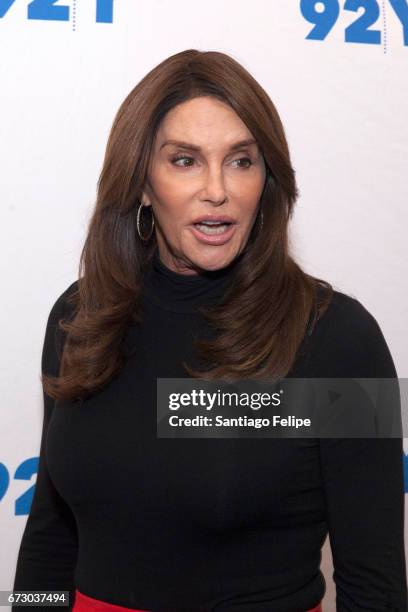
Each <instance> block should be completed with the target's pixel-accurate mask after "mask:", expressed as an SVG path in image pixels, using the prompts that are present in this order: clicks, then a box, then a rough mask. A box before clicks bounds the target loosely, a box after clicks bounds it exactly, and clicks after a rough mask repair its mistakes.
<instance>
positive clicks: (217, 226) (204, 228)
mask: <svg viewBox="0 0 408 612" xmlns="http://www.w3.org/2000/svg"><path fill="white" fill-rule="evenodd" d="M193 225H194V227H195V228H197V230H198V231H199V232H202V233H203V234H206V235H207V236H218V235H220V234H225V232H226V231H227V230H228V229H229V227H230V226H231V225H234V224H233V223H232V222H231V221H223V222H211V223H210V222H208V221H207V222H204V221H202V222H198V223H193Z"/></svg>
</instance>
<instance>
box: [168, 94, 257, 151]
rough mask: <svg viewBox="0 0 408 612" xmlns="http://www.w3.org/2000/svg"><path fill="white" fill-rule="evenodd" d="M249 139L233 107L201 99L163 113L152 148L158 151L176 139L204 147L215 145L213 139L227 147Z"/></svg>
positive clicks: (210, 98)
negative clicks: (163, 145) (168, 141)
mask: <svg viewBox="0 0 408 612" xmlns="http://www.w3.org/2000/svg"><path fill="white" fill-rule="evenodd" d="M251 137H252V134H251V132H250V131H249V129H248V128H247V126H246V125H245V123H244V122H243V121H242V120H241V118H240V117H239V116H238V115H237V113H236V112H235V111H234V109H233V108H231V107H230V106H229V105H228V104H227V103H225V102H222V101H221V100H218V99H216V98H212V97H210V96H205V97H204V96H203V97H199V98H193V99H192V100H187V101H186V102H182V103H180V104H178V105H177V106H175V107H174V108H172V109H171V110H170V111H169V112H168V113H167V114H166V116H165V117H164V118H163V120H162V122H161V124H160V126H159V129H158V131H157V135H156V145H157V147H158V148H160V147H161V146H162V144H163V143H164V142H165V141H166V140H179V141H188V142H193V143H195V144H196V145H197V146H200V147H202V148H205V146H206V145H208V144H212V143H213V142H214V144H215V140H216V142H217V144H221V145H224V144H225V146H228V145H230V144H233V143H234V142H236V141H238V140H244V139H249V138H251Z"/></svg>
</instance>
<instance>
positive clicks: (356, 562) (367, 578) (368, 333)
mask: <svg viewBox="0 0 408 612" xmlns="http://www.w3.org/2000/svg"><path fill="white" fill-rule="evenodd" d="M344 312H345V311H344ZM343 332H344V333H343V336H342V339H341V340H339V342H337V343H336V346H335V350H336V351H337V356H338V357H339V356H340V361H341V359H343V366H342V367H343V371H342V372H341V373H340V372H339V373H338V374H339V375H340V376H342V377H345V378H346V377H347V378H348V377H350V378H352V377H356V378H365V377H366V378H395V377H396V376H397V373H396V370H395V366H394V363H393V360H392V357H391V354H390V352H389V349H388V346H387V344H386V341H385V339H384V336H383V334H382V332H381V330H380V328H379V326H378V323H377V322H376V320H375V319H374V317H373V316H372V315H371V314H370V313H369V312H368V311H367V310H366V309H365V308H364V307H363V306H362V305H361V304H360V302H358V301H357V300H353V302H352V303H351V304H350V309H349V312H348V314H347V320H346V323H345V326H344V329H343ZM326 346H327V345H326ZM320 451H321V470H322V476H323V482H324V488H325V497H326V505H327V517H328V528H329V537H330V544H331V549H332V554H333V566H334V573H333V579H334V582H335V584H336V604H337V607H336V609H337V611H338V612H357V611H360V610H371V611H374V610H384V611H385V610H387V611H389V612H390V611H393V612H407V581H406V561H405V551H404V503H405V499H404V483H403V443H402V438H366V439H363V438H354V439H353V438H352V439H346V438H342V439H337V438H336V439H330V438H326V439H323V438H322V439H321V440H320Z"/></svg>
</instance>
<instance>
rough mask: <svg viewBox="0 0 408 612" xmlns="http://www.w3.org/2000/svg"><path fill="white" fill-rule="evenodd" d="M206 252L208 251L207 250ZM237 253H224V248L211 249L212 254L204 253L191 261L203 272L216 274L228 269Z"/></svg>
mask: <svg viewBox="0 0 408 612" xmlns="http://www.w3.org/2000/svg"><path fill="white" fill-rule="evenodd" d="M205 250H206V249H205ZM236 256H237V253H236V252H235V251H234V253H231V252H228V253H227V252H224V251H223V249H222V247H211V251H210V252H206V253H204V252H202V253H200V254H197V255H195V256H194V257H191V261H192V262H193V263H194V264H195V265H196V266H198V267H200V268H201V269H202V270H205V271H207V272H215V271H216V270H221V269H222V268H226V267H227V266H228V265H229V264H230V263H231V262H232V261H234V259H235V258H236Z"/></svg>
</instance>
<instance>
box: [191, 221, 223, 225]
mask: <svg viewBox="0 0 408 612" xmlns="http://www.w3.org/2000/svg"><path fill="white" fill-rule="evenodd" d="M198 223H204V224H206V225H223V224H225V223H227V221H198Z"/></svg>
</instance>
